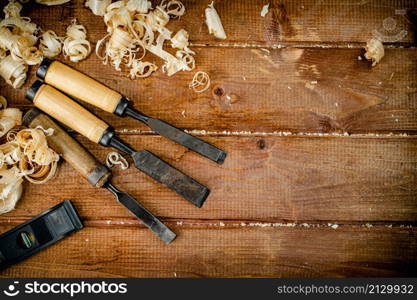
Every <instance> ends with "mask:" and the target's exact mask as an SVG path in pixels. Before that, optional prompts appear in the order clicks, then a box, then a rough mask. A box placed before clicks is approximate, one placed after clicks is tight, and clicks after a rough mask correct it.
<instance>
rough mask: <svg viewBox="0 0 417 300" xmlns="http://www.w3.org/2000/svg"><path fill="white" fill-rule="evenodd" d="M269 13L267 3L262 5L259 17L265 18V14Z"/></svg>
mask: <svg viewBox="0 0 417 300" xmlns="http://www.w3.org/2000/svg"><path fill="white" fill-rule="evenodd" d="M268 12H269V3H268V4H266V5H264V6H263V7H262V10H261V17H263V18H265V16H266V14H267V13H268Z"/></svg>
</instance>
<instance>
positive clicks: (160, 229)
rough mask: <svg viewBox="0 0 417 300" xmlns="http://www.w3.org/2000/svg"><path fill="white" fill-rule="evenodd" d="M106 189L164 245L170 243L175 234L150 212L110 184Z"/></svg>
mask: <svg viewBox="0 0 417 300" xmlns="http://www.w3.org/2000/svg"><path fill="white" fill-rule="evenodd" d="M106 188H108V189H109V190H110V191H111V192H112V193H113V194H114V195H115V196H116V198H117V201H119V202H120V203H121V204H122V205H123V206H124V207H126V208H127V209H128V210H129V211H130V212H131V213H132V214H133V215H134V216H135V217H137V218H138V219H139V220H141V221H142V222H143V224H145V225H146V227H148V228H149V229H150V230H152V231H153V232H154V233H155V234H156V235H157V236H159V237H160V238H161V239H162V240H163V241H164V242H165V243H167V244H169V243H171V242H172V241H173V240H174V239H175V237H176V234H175V233H174V232H172V231H171V230H170V229H169V228H168V227H167V226H165V225H164V224H163V223H162V222H161V221H159V220H158V219H157V218H156V217H155V216H154V215H153V214H152V213H151V212H149V211H148V210H147V209H146V208H144V207H143V206H142V205H140V204H139V203H138V202H137V201H136V200H135V198H133V197H132V196H130V195H129V194H128V193H125V192H122V191H120V190H118V189H117V188H116V187H114V186H113V185H111V184H109V183H108V184H107V186H106Z"/></svg>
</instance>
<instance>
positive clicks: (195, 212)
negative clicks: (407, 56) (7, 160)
mask: <svg viewBox="0 0 417 300" xmlns="http://www.w3.org/2000/svg"><path fill="white" fill-rule="evenodd" d="M123 139H125V140H126V141H128V142H129V143H130V144H131V145H132V146H134V147H136V148H137V149H140V148H141V147H144V148H145V149H148V150H151V151H153V152H154V153H155V154H157V155H159V156H160V157H162V158H163V159H164V160H166V161H168V162H169V163H171V164H172V165H174V166H176V167H178V168H179V169H181V170H183V171H185V172H186V173H188V174H189V175H190V176H192V177H194V178H196V179H198V180H199V181H200V182H201V183H203V184H205V185H207V186H208V187H209V188H211V190H212V193H211V195H210V196H209V198H208V199H207V201H206V203H205V205H204V206H203V208H202V209H197V208H195V207H194V206H193V205H192V204H190V203H188V202H187V201H186V200H184V199H182V198H180V197H179V196H177V195H176V194H174V193H173V192H171V191H170V190H168V189H166V188H164V187H162V186H160V185H159V184H157V183H156V182H154V181H153V180H152V179H150V178H148V177H147V176H146V175H144V174H143V173H140V172H139V171H138V170H136V169H135V168H134V167H131V168H130V169H129V170H127V171H125V172H122V171H120V170H118V169H115V176H114V180H113V182H114V183H115V185H116V186H118V187H120V188H121V189H123V190H126V191H128V192H130V193H131V194H132V195H133V196H134V197H136V198H137V199H139V200H140V202H141V203H143V204H144V205H145V206H146V207H148V208H149V209H150V210H151V211H152V212H154V213H155V214H156V215H158V216H162V217H164V218H176V219H183V218H191V219H224V220H228V219H231V220H272V221H273V220H282V219H286V220H296V221H302V220H321V221H325V222H326V221H331V220H337V221H340V222H350V221H362V222H368V221H387V222H391V221H402V222H408V221H409V222H415V221H417V202H416V186H417V185H416V183H417V182H416V180H417V179H416V176H415V174H416V170H417V155H416V154H417V143H416V138H415V137H408V138H396V137H387V138H381V137H379V138H378V137H374V138H372V137H363V138H361V137H355V138H348V137H296V136H292V137H291V136H290V137H273V136H260V137H217V138H212V137H210V138H205V139H206V140H207V141H209V142H211V143H213V144H214V145H216V146H218V147H220V148H222V149H225V150H226V151H227V152H228V153H229V156H228V158H227V159H226V162H225V164H224V165H222V166H218V165H216V164H214V163H212V162H210V161H208V160H207V159H204V158H202V157H200V156H198V155H197V154H195V153H193V152H190V151H187V150H186V149H184V148H182V147H181V146H177V145H176V144H174V143H172V142H170V141H167V140H166V139H164V138H160V137H155V136H132V135H127V136H123ZM81 140H82V142H83V143H84V144H86V145H88V148H90V149H91V150H92V151H93V152H94V153H95V154H96V156H97V157H99V158H100V159H101V160H102V161H103V160H104V157H105V155H106V153H107V152H108V151H110V150H108V149H105V148H103V147H99V146H96V145H92V144H91V143H87V142H86V140H85V139H81ZM64 199H71V200H74V202H75V204H76V205H77V207H78V208H79V210H80V213H81V215H82V216H83V218H86V219H90V220H93V219H107V218H129V219H131V215H130V214H129V212H127V211H126V210H125V209H124V208H123V207H121V206H120V205H119V204H118V203H117V202H116V201H115V200H114V197H113V196H112V195H111V194H110V193H108V192H107V191H104V190H97V189H95V188H92V187H90V186H89V185H88V183H87V182H86V181H85V180H84V179H82V178H81V177H80V176H79V175H78V174H77V173H75V172H74V171H73V170H72V169H71V168H70V167H69V166H68V165H67V164H64V165H63V166H62V168H61V170H60V172H59V173H58V176H57V178H56V179H55V180H54V181H52V182H51V184H50V185H30V184H25V194H24V197H23V198H22V199H21V200H20V202H19V203H18V206H17V209H16V210H15V211H13V212H10V213H8V214H6V215H2V216H0V220H3V222H7V220H12V219H13V218H16V217H20V218H22V217H28V216H33V215H35V214H37V213H39V212H41V211H42V210H45V209H47V208H49V207H51V206H53V205H55V204H57V203H58V202H60V201H62V200H64Z"/></svg>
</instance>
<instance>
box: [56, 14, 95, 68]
mask: <svg viewBox="0 0 417 300" xmlns="http://www.w3.org/2000/svg"><path fill="white" fill-rule="evenodd" d="M62 51H63V53H64V57H65V58H69V60H71V61H73V62H79V61H80V60H83V59H85V58H86V57H87V56H88V55H89V54H90V52H91V46H90V42H89V41H87V29H85V27H84V26H83V25H80V24H77V20H76V19H74V20H72V21H71V24H70V25H69V26H68V27H67V37H66V38H65V40H64V47H63V48H62Z"/></svg>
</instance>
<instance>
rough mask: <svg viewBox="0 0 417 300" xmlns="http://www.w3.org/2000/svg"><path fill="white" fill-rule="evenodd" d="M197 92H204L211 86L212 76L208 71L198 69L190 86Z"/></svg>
mask: <svg viewBox="0 0 417 300" xmlns="http://www.w3.org/2000/svg"><path fill="white" fill-rule="evenodd" d="M188 87H189V88H190V89H193V90H194V92H196V93H202V92H204V91H206V90H207V89H208V88H209V87H210V77H209V75H208V74H207V73H206V72H203V71H198V72H197V73H195V74H194V77H193V80H192V81H191V83H190V84H189V86H188Z"/></svg>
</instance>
